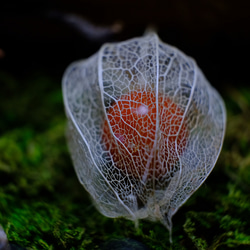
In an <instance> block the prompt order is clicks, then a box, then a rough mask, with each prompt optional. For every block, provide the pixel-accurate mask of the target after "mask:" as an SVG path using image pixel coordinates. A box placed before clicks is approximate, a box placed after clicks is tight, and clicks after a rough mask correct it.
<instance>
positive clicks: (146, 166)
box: [102, 91, 188, 180]
mask: <svg viewBox="0 0 250 250" xmlns="http://www.w3.org/2000/svg"><path fill="white" fill-rule="evenodd" d="M157 107H158V110H157ZM107 118H108V120H105V122H104V126H103V137H102V140H103V143H104V146H105V149H106V150H109V152H110V154H111V156H112V159H113V161H114V165H115V167H116V168H118V169H120V170H122V171H124V173H125V174H127V175H132V176H133V177H136V178H141V179H143V180H148V179H152V178H160V177H163V176H164V175H165V174H167V173H168V172H169V171H171V170H173V169H174V168H175V167H176V165H177V163H178V161H179V160H178V159H179V156H180V155H181V154H182V152H183V150H184V149H185V146H186V143H187V136H188V132H187V129H186V124H185V118H184V114H183V111H182V110H181V109H180V108H179V107H178V106H177V105H176V104H175V103H174V102H173V101H171V100H170V99H169V98H166V97H164V96H163V95H158V104H157V97H156V94H155V92H153V91H143V92H136V91H132V92H130V93H128V94H125V95H123V96H121V97H120V99H119V100H117V101H116V103H115V104H114V105H113V106H111V107H110V108H109V110H108V112H107Z"/></svg>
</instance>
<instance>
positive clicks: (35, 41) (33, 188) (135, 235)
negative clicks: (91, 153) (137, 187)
mask: <svg viewBox="0 0 250 250" xmlns="http://www.w3.org/2000/svg"><path fill="white" fill-rule="evenodd" d="M249 13H250V2H249V1H243V0H238V1H228V0H203V1H200V0H193V1H191V0H178V1H174V0H172V1H170V0H165V1H163V0H144V1H142V0H141V1H139V0H134V1H133V0H126V1H124V0H121V1H118V0H116V1H115V0H106V1H101V0H71V1H67V0H60V1H59V0H51V1H48V0H47V1H45V0H43V1H27V0H24V1H12V0H10V1H6V2H3V3H1V4H0V115H1V119H0V225H2V227H3V229H4V230H5V232H6V234H7V236H8V239H9V241H10V243H11V244H12V247H14V246H15V247H22V248H24V249H100V248H101V249H106V248H109V249H123V248H122V247H121V246H125V245H128V246H129V247H130V248H128V249H170V245H169V241H168V233H167V231H166V230H165V229H164V227H163V226H161V225H159V224H157V223H156V224H154V223H151V222H140V226H139V229H137V230H136V229H134V226H133V223H131V222H127V221H125V220H123V219H116V220H113V219H108V218H104V217H103V216H102V215H100V214H99V213H98V212H97V211H96V210H95V209H94V208H93V206H92V205H91V204H92V203H91V200H90V199H89V197H88V195H87V194H86V193H85V191H84V190H83V188H82V187H81V186H80V184H79V183H78V180H77V178H76V176H75V173H74V170H73V167H72V163H71V160H70V156H69V153H68V150H67V146H66V141H65V137H64V130H65V125H66V120H65V115H64V109H63V102H62V94H61V78H62V75H63V72H64V70H65V68H66V67H67V66H68V65H69V64H70V63H71V62H72V61H75V60H79V59H83V58H87V57H89V56H90V55H92V54H93V53H95V52H96V51H97V50H98V49H99V48H100V46H101V45H102V44H103V43H104V42H115V41H122V40H125V39H129V38H132V37H135V36H141V35H143V33H144V32H145V30H146V29H148V28H154V29H155V30H156V31H157V33H158V34H159V36H160V38H161V39H162V40H163V41H164V42H166V43H169V44H171V45H174V46H176V47H178V48H179V49H181V50H182V51H184V52H185V53H186V54H188V55H190V56H192V57H193V58H195V60H196V61H197V63H198V65H199V66H200V68H201V69H202V70H203V72H204V74H205V75H206V77H207V78H208V80H209V81H210V82H211V84H212V85H213V86H214V87H215V88H216V89H218V91H219V92H220V94H221V95H222V97H223V98H224V100H225V102H226V107H227V112H228V123H227V134H226V138H225V143H224V147H223V150H222V153H221V156H220V158H219V161H218V163H217V166H216V168H215V170H214V171H213V173H212V174H211V176H209V178H208V180H207V181H206V183H205V184H204V185H203V186H202V187H201V188H200V189H199V190H198V191H197V192H196V193H195V195H194V197H192V198H191V200H190V201H188V203H187V204H185V205H184V206H183V207H182V208H181V209H180V211H179V212H178V213H177V215H176V216H175V217H174V232H173V241H174V243H173V246H172V247H173V248H174V249H249V248H250V231H249V228H250V221H249V218H248V216H249V212H250V202H249V200H250V197H249V193H250V192H249V191H250V170H249V168H250V150H249V149H250V142H249V140H250V82H249V66H250V63H249V58H250V49H249V46H250V14H249ZM0 249H1V247H0Z"/></svg>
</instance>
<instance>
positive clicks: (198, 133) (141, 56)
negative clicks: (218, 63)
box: [63, 33, 226, 240]
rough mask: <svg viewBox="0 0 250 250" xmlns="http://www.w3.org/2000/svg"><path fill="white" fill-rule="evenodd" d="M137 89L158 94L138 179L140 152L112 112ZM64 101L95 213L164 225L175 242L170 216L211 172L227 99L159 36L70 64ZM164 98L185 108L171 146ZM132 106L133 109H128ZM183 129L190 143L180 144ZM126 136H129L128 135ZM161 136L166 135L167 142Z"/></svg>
mask: <svg viewBox="0 0 250 250" xmlns="http://www.w3.org/2000/svg"><path fill="white" fill-rule="evenodd" d="M135 92H138V93H145V92H149V93H154V95H155V96H156V98H154V99H152V101H154V102H156V103H154V107H155V109H154V110H155V114H154V115H155V117H156V118H155V120H153V121H154V122H155V127H154V128H155V129H154V130H153V132H154V134H153V136H152V133H151V134H150V132H152V131H148V135H147V132H146V136H145V133H144V134H143V136H144V138H145V137H146V138H147V137H148V138H149V139H152V138H153V140H154V141H153V144H152V145H153V146H152V147H151V148H149V149H148V150H149V154H148V155H146V156H144V155H142V154H140V152H143V153H144V154H145V152H146V151H145V150H143V148H142V147H143V145H141V146H140V148H138V149H137V150H138V154H137V155H136V156H137V157H138V155H139V156H140V157H142V159H144V161H143V160H142V162H146V164H145V166H141V165H140V171H141V172H143V173H148V174H144V175H143V176H142V175H140V174H137V175H136V174H134V172H133V171H134V169H135V170H136V167H138V164H137V166H136V164H135V166H131V165H132V164H134V163H136V162H138V159H137V160H135V159H134V158H133V157H135V155H133V154H132V153H131V151H130V150H129V149H128V148H126V143H121V141H120V138H119V136H117V134H115V133H114V132H113V131H114V129H115V126H114V124H111V120H110V114H112V113H109V112H110V110H111V109H112V108H114V106H115V105H118V103H119V100H121V98H122V99H124V96H125V97H126V96H127V99H129V98H130V94H131V93H135ZM63 97H64V104H65V109H66V114H67V118H68V133H67V136H68V143H69V148H70V152H71V156H72V159H73V163H74V167H75V170H76V173H77V176H78V178H79V181H80V182H81V184H82V185H83V186H84V187H85V189H86V190H87V191H88V192H89V193H90V195H91V197H92V199H93V202H94V204H95V206H96V207H97V209H98V210H99V211H100V212H101V213H102V214H104V215H105V216H108V217H113V218H115V217H120V216H122V217H125V218H127V219H130V220H133V221H135V222H137V221H138V219H149V220H153V221H155V220H159V221H161V222H162V223H163V224H164V225H165V226H166V227H167V229H168V230H169V231H170V240H171V229H172V223H171V218H172V216H173V215H174V214H175V213H176V211H177V210H178V208H179V207H180V206H181V205H182V204H183V203H184V202H185V201H186V200H187V199H188V198H189V197H190V196H191V195H192V193H193V192H194V191H195V190H197V189H198V187H199V186H200V185H201V184H202V183H203V181H204V180H205V179H206V178H207V176H208V175H209V173H210V172H211V170H212V169H213V167H214V165H215V163H216V161H217V158H218V156H219V153H220V150H221V147H222V143H223V139H224V133H225V123H226V111H225V107H224V103H223V100H222V99H221V97H220V96H219V94H218V93H217V91H216V90H215V89H214V88H213V87H212V86H211V85H210V84H209V82H208V81H207V80H206V78H205V77H204V75H203V74H202V72H201V70H200V69H199V68H198V66H197V65H196V63H195V61H194V60H193V59H192V58H190V57H188V56H186V55H185V54H183V53H182V52H181V51H179V50H178V49H176V48H174V47H172V46H169V45H167V44H165V43H163V42H162V41H161V40H159V38H158V36H157V35H156V34H154V33H151V34H148V35H146V36H144V37H141V38H135V39H131V40H128V41H125V42H120V43H114V44H104V45H103V46H102V48H101V49H100V50H99V51H98V52H97V53H96V54H95V55H93V56H92V57H90V58H88V59H86V60H82V61H78V62H74V63H72V64H71V65H70V66H69V67H68V69H67V70H66V72H65V74H64V77H63ZM162 100H171V102H173V103H174V104H175V105H176V107H178V110H179V111H180V110H181V111H180V112H179V113H178V112H176V114H173V115H172V116H175V117H177V116H178V119H179V121H181V122H179V123H178V124H177V125H176V124H174V125H175V126H177V128H175V130H174V131H175V135H174V141H173V134H164V133H163V132H164V131H163V130H164V129H162V127H164V126H171V122H170V125H169V123H167V120H166V119H165V118H164V112H162V111H160V110H161V109H160V108H159V107H160V105H161V103H162ZM131 103H132V100H131ZM141 104H143V100H141ZM117 107H118V110H119V106H117ZM148 107H149V108H150V106H148ZM127 109H128V111H129V112H132V111H131V110H132V108H131V107H127ZM168 109H169V107H166V110H168ZM122 112H123V111H121V115H122ZM166 112H167V111H166ZM172 116H170V117H169V119H172ZM136 122H137V121H135V123H136ZM105 123H106V126H108V129H109V133H110V136H112V138H111V139H112V143H110V144H109V143H108V142H107V139H108V138H110V137H107V136H106V137H105V134H104V133H106V132H105V129H104V124H105ZM124 123H126V121H124ZM107 124H108V125H107ZM131 124H132V125H131ZM133 124H134V123H133V122H131V123H130V124H129V125H126V126H130V127H131V126H132V128H131V129H132V130H133V129H135V127H133V126H135V125H133ZM124 126H125V125H124ZM183 126H184V127H185V129H184V130H185V140H182V141H183V145H179V144H180V143H181V140H178V138H180V134H181V131H182V130H183ZM144 131H147V130H145V129H144ZM165 131H166V130H165ZM169 131H170V130H169ZM136 132H138V131H135V133H136ZM169 133H170V132H169ZM138 134H139V135H140V133H138ZM122 136H124V138H125V139H126V138H127V137H126V136H128V135H126V131H124V135H122ZM170 137H172V141H171V143H172V144H173V143H174V145H172V147H171V150H169V148H168V143H169V140H170ZM103 138H106V141H105V140H104V139H103ZM159 138H164V140H163V141H164V142H165V144H164V143H163V144H162V140H160V139H159ZM145 140H146V139H145ZM160 141H161V142H160ZM114 143H115V144H114ZM114 145H117V148H116V151H115V152H116V154H117V152H120V155H119V157H118V158H119V162H118V161H117V155H116V156H114V150H113V151H112V147H114ZM146 146H147V145H145V147H146ZM162 147H163V148H164V149H163V150H162ZM180 147H181V148H182V149H181V150H179V149H178V148H180ZM173 149H174V150H173ZM166 150H168V151H166ZM124 152H127V153H124ZM147 152H148V151H147ZM166 152H168V153H166ZM112 154H113V155H112ZM171 155H172V159H171ZM173 159H174V160H173ZM121 162H122V163H121ZM121 164H123V165H122V167H121ZM149 166H150V171H148V170H149ZM129 168H130V169H131V168H132V169H133V170H132V171H131V170H130V171H129ZM138 168H139V167H138ZM154 168H155V169H154ZM157 168H161V171H159V169H157ZM126 170H127V171H126ZM137 170H138V169H137Z"/></svg>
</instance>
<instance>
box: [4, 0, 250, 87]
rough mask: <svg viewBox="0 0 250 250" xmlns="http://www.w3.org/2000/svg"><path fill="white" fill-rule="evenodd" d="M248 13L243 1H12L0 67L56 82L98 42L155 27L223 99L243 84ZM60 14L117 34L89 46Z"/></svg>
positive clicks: (249, 35) (249, 52) (247, 53)
mask: <svg viewBox="0 0 250 250" xmlns="http://www.w3.org/2000/svg"><path fill="white" fill-rule="evenodd" d="M249 13H250V2H249V1H242V0H238V1H228V0H205V1H200V0H193V1H187V0H179V1H174V0H172V1H162V0H144V1H142V0H141V1H139V0H138V1H134V0H126V1H124V0H121V1H118V0H106V1H102V0H81V1H80V0H71V1H66V0H50V1H45V0H43V1H27V0H26V1H11V0H10V1H6V2H5V3H1V6H0V49H2V50H3V51H2V54H3V52H4V56H3V55H2V58H1V59H0V67H1V68H2V69H4V70H8V71H11V72H12V73H13V74H15V75H17V76H22V75H29V74H30V73H31V72H32V71H34V70H36V69H44V70H46V71H48V72H49V73H50V74H53V75H55V76H57V77H58V78H60V77H61V76H62V74H63V71H64V70H65V68H66V67H67V65H68V64H69V63H70V62H72V61H74V60H77V59H81V58H86V57H88V56H90V55H91V54H93V53H94V52H96V51H97V50H98V49H99V47H100V46H101V44H102V43H103V42H105V41H120V40H125V39H128V38H131V37H134V36H141V35H142V34H143V33H144V31H145V29H146V28H147V27H148V26H149V25H153V26H154V27H156V29H157V31H158V34H159V36H160V37H161V39H162V40H163V41H164V42H166V43H169V44H172V45H174V46H176V47H178V48H179V49H181V50H183V51H184V52H185V53H186V54H188V55H190V56H192V57H194V58H195V59H196V61H197V62H198V65H199V66H200V67H201V69H202V70H203V71H204V73H205V75H206V76H207V78H208V79H209V81H210V82H211V83H212V84H213V85H214V86H216V88H218V89H219V91H220V92H223V89H224V87H225V86H228V85H236V86H237V85H238V84H241V85H245V84H248V81H249V73H248V72H249V69H248V68H249V56H250V50H249V45H250V14H249ZM64 14H75V15H79V16H81V17H82V18H84V19H85V20H88V21H90V22H91V23H92V24H94V25H96V26H105V27H106V26H110V25H112V24H114V23H117V22H118V23H119V24H120V25H121V27H122V28H121V31H120V32H119V33H117V34H114V35H113V36H108V37H105V38H103V39H99V40H98V39H97V40H93V39H89V38H88V37H86V36H84V35H82V34H80V33H79V31H77V30H76V29H74V27H72V26H71V25H69V24H67V23H66V22H64V21H62V18H61V17H62V16H63V15H64Z"/></svg>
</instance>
